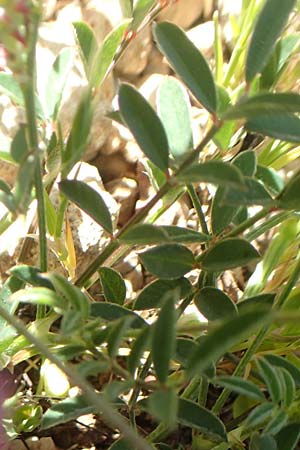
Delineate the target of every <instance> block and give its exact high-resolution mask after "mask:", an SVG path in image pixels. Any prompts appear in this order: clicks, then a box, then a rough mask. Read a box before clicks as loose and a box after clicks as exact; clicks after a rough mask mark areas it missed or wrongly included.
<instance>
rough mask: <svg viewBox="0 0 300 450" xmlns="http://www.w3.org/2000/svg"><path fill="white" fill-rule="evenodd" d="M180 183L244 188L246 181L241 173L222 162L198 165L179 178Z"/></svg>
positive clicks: (184, 172) (182, 173)
mask: <svg viewBox="0 0 300 450" xmlns="http://www.w3.org/2000/svg"><path fill="white" fill-rule="evenodd" d="M177 179H178V180H179V181H184V182H186V183H197V182H204V183H212V184H216V185H219V186H235V187H243V185H244V179H243V176H242V174H241V172H240V171H239V170H238V169H237V168H236V167H234V166H233V165H232V164H229V163H225V162H222V161H208V162H206V163H202V164H197V165H194V166H192V167H189V168H188V169H185V170H184V171H182V172H180V174H179V175H178V176H177Z"/></svg>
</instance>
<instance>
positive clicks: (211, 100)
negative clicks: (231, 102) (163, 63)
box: [153, 22, 217, 113]
mask: <svg viewBox="0 0 300 450" xmlns="http://www.w3.org/2000/svg"><path fill="white" fill-rule="evenodd" d="M153 33H154V37H155V40H156V41H157V43H158V46H159V48H160V50H161V51H162V53H163V54H164V55H165V56H166V57H167V59H168V61H169V63H170V64H171V66H172V67H173V69H174V70H175V72H176V73H177V74H178V75H179V76H180V77H181V78H182V80H183V81H184V83H185V84H186V85H187V87H188V88H189V89H190V90H191V91H192V93H193V94H194V96H195V97H196V98H197V100H198V101H199V102H200V103H201V104H202V105H203V106H204V107H205V108H206V109H207V110H208V111H209V112H211V113H215V112H216V110H217V94H216V87H215V83H214V79H213V75H212V73H211V70H210V68H209V66H208V64H207V62H206V60H205V58H204V57H203V56H202V54H201V53H200V51H199V50H198V49H197V47H196V46H195V45H194V44H193V43H192V42H191V41H190V40H189V39H188V37H187V36H186V34H185V33H184V31H182V30H181V29H180V28H179V27H177V26H176V25H175V24H173V23H169V22H162V23H159V24H156V25H155V26H154V29H153Z"/></svg>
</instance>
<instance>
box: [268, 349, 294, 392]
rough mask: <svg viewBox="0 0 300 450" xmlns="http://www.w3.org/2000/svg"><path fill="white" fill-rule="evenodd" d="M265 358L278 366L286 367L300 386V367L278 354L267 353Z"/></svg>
mask: <svg viewBox="0 0 300 450" xmlns="http://www.w3.org/2000/svg"><path fill="white" fill-rule="evenodd" d="M264 358H265V359H266V360H267V361H268V362H269V363H270V364H271V365H272V366H276V367H282V368H284V369H286V370H287V371H288V372H289V373H290V374H291V375H292V377H293V379H294V381H295V384H296V386H297V387H299V386H300V369H298V367H296V366H295V365H294V364H292V363H291V362H290V361H288V360H287V359H286V358H283V357H282V356H278V355H272V354H267V355H265V356H264Z"/></svg>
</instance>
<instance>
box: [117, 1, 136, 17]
mask: <svg viewBox="0 0 300 450" xmlns="http://www.w3.org/2000/svg"><path fill="white" fill-rule="evenodd" d="M119 3H120V6H121V10H122V14H123V16H124V17H131V16H132V13H133V0H119Z"/></svg>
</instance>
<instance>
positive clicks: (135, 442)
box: [0, 305, 153, 450]
mask: <svg viewBox="0 0 300 450" xmlns="http://www.w3.org/2000/svg"><path fill="white" fill-rule="evenodd" d="M0 315H1V316H2V317H3V318H4V319H5V320H6V321H7V322H8V323H9V324H10V325H12V326H13V327H14V328H15V329H16V330H17V331H18V332H19V333H20V334H22V335H23V336H24V337H25V338H26V339H28V341H29V342H31V343H32V344H33V345H34V346H35V347H36V348H37V349H38V350H39V352H40V353H41V354H42V355H44V356H45V357H46V358H47V359H49V360H50V361H51V362H52V363H54V364H55V365H56V366H57V367H58V368H59V369H60V370H62V371H63V372H64V373H65V374H66V375H67V376H68V377H69V379H70V380H71V381H72V383H73V384H74V385H76V386H78V387H79V388H80V389H81V391H82V392H83V394H84V395H85V396H86V397H87V398H88V400H89V401H90V403H91V404H92V405H93V406H94V407H95V409H96V410H97V411H98V412H99V413H101V414H102V418H103V420H104V421H105V422H107V423H108V424H109V425H110V426H111V427H113V428H117V429H119V430H120V432H121V433H122V434H123V436H124V437H125V438H126V439H127V440H128V441H129V442H130V444H131V445H132V446H133V447H134V448H138V449H139V450H153V448H152V447H151V446H150V445H149V444H148V443H147V442H146V441H145V440H144V439H143V438H142V437H141V436H139V435H138V434H137V433H135V432H134V431H133V430H132V429H131V427H130V426H129V425H128V423H127V421H126V420H125V419H124V417H123V416H121V414H119V413H118V412H117V411H116V410H115V409H114V408H113V407H112V406H111V405H110V404H109V403H108V402H107V401H106V400H105V399H104V398H103V397H100V395H99V394H98V393H97V392H96V391H95V390H94V389H93V387H92V386H91V385H90V384H89V383H88V382H87V381H86V379H85V378H84V377H82V376H81V375H80V374H79V373H78V372H77V370H76V369H75V367H74V366H72V365H70V364H68V363H63V362H62V361H61V360H60V359H59V358H58V357H57V356H56V355H54V354H53V353H51V351H50V350H49V348H48V347H47V346H46V345H45V344H44V343H43V342H41V340H40V339H38V338H37V337H35V336H34V335H33V334H31V333H30V332H29V331H28V329H27V328H26V327H25V325H23V323H22V322H21V321H20V320H18V319H17V318H16V317H14V316H11V315H10V314H9V313H8V312H7V311H6V310H5V309H4V308H3V307H2V306H1V305H0Z"/></svg>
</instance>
